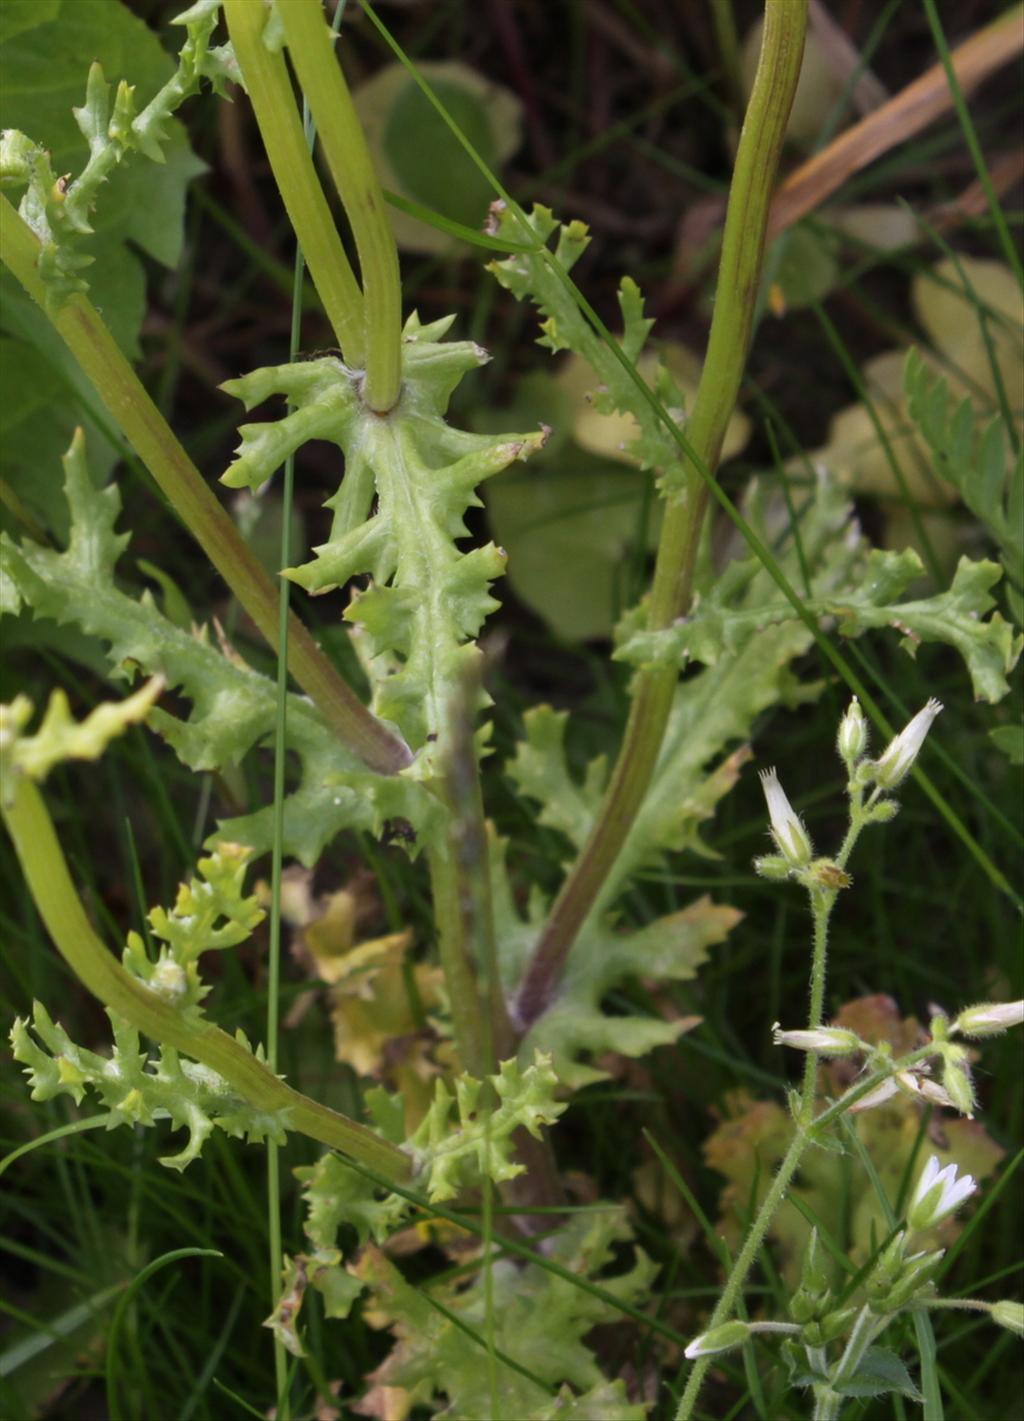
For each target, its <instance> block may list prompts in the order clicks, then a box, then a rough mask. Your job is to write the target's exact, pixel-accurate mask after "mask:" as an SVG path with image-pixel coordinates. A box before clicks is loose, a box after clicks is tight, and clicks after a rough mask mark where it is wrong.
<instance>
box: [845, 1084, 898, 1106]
mask: <svg viewBox="0 0 1024 1421" xmlns="http://www.w3.org/2000/svg"><path fill="white" fill-rule="evenodd" d="M898 1089H899V1087H898V1086H897V1084H896V1080H895V1078H894V1077H893V1076H888V1077H887V1078H886V1079H885V1080H884V1081H882V1083H881V1084H880V1085H876V1086H875V1088H874V1090H869V1091H868V1093H867V1095H862V1096H861V1097H860V1099H859V1100H855V1101H854V1102H853V1104H852V1105H851V1106H850V1113H851V1114H853V1113H855V1112H857V1111H860V1110H874V1108H875V1106H876V1105H884V1104H885V1102H886V1101H887V1100H891V1099H892V1098H893V1096H894V1095H895V1094H896V1092H897V1090H898Z"/></svg>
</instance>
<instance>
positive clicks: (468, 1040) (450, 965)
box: [427, 841, 489, 1078]
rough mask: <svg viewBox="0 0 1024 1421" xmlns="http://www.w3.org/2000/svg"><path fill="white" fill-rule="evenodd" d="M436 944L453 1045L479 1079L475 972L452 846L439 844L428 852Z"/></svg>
mask: <svg viewBox="0 0 1024 1421" xmlns="http://www.w3.org/2000/svg"><path fill="white" fill-rule="evenodd" d="M427 863H428V864H429V867H430V891H431V897H432V899H433V904H434V921H435V923H436V924H437V945H438V953H439V955H440V958H441V968H442V970H443V972H444V985H445V991H446V992H447V993H448V999H449V1001H450V1002H451V1012H452V1028H453V1031H454V1035H455V1045H456V1048H457V1050H458V1053H459V1057H460V1059H461V1061H462V1065H463V1069H464V1070H467V1071H468V1072H469V1073H470V1075H472V1076H477V1077H478V1078H479V1077H481V1076H483V1075H485V1074H486V1072H487V1054H488V1053H487V1044H486V1043H487V1036H488V1034H489V1033H488V1031H487V1028H486V1023H485V1021H484V1018H483V1015H482V1012H481V1002H480V997H479V992H478V990H477V979H476V973H475V971H474V970H473V964H472V962H471V961H470V958H469V948H468V943H467V942H466V934H465V922H466V918H465V914H464V913H463V911H462V903H461V889H462V884H461V881H460V877H459V873H458V869H457V866H456V863H455V858H454V856H453V854H452V851H451V847H450V845H449V844H448V843H446V842H444V841H441V842H439V843H437V844H435V845H432V846H430V847H429V848H428V850H427Z"/></svg>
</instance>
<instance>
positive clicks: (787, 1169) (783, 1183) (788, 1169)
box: [676, 1130, 807, 1421]
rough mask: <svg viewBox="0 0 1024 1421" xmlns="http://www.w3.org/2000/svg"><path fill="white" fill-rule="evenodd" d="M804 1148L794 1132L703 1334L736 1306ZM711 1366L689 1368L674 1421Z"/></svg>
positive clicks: (686, 1411) (703, 1361) (688, 1408)
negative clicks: (684, 1388) (688, 1374)
mask: <svg viewBox="0 0 1024 1421" xmlns="http://www.w3.org/2000/svg"><path fill="white" fill-rule="evenodd" d="M806 1148H807V1139H806V1137H805V1136H804V1135H803V1133H802V1132H801V1131H800V1130H798V1131H797V1133H796V1134H795V1135H794V1136H793V1140H792V1142H791V1144H790V1146H789V1149H788V1150H787V1151H786V1154H785V1157H784V1158H783V1161H782V1163H781V1164H780V1165H779V1169H778V1173H777V1174H776V1176H775V1178H774V1179H773V1180H772V1182H771V1187H770V1188H769V1190H768V1193H767V1194H766V1195H765V1196H764V1203H763V1204H762V1205H761V1207H760V1209H759V1210H758V1211H757V1217H756V1219H755V1220H754V1222H753V1223H752V1224H751V1226H750V1230H749V1232H748V1233H747V1236H746V1238H745V1239H744V1240H743V1247H742V1248H741V1249H740V1251H739V1254H738V1255H737V1257H736V1262H735V1263H734V1264H733V1266H732V1269H731V1270H730V1273H729V1277H728V1278H727V1280H726V1283H725V1287H724V1288H723V1289H722V1294H721V1297H720V1298H719V1299H718V1303H717V1305H716V1307H715V1310H714V1312H713V1313H712V1314H711V1317H710V1318H709V1319H708V1324H707V1328H706V1329H705V1330H706V1331H708V1332H710V1331H711V1330H712V1328H715V1327H720V1326H721V1324H722V1323H723V1322H726V1321H727V1320H728V1319H729V1318H730V1317H731V1316H732V1314H733V1311H734V1310H735V1307H736V1303H737V1302H738V1301H739V1296H740V1292H741V1290H742V1288H743V1284H744V1282H745V1281H746V1277H747V1274H748V1273H749V1272H750V1270H751V1268H752V1267H753V1265H754V1260H755V1259H756V1258H757V1255H758V1254H759V1253H760V1251H761V1245H762V1244H763V1243H764V1239H765V1235H766V1234H767V1232H768V1227H769V1225H770V1224H771V1221H772V1219H773V1218H774V1217H775V1211H776V1209H778V1207H779V1205H780V1204H781V1203H782V1201H783V1199H784V1198H785V1197H786V1190H787V1189H788V1188H789V1181H790V1180H791V1179H792V1178H793V1175H794V1174H795V1173H796V1171H797V1166H798V1165H799V1163H800V1159H801V1157H802V1155H803V1152H804V1150H805V1149H806ZM710 1365H711V1357H698V1358H697V1360H696V1362H694V1364H693V1370H692V1372H691V1373H690V1376H689V1378H688V1380H687V1383H686V1390H685V1391H684V1392H683V1398H682V1400H681V1401H680V1403H679V1410H678V1412H677V1413H676V1421H687V1419H688V1418H689V1417H690V1416H691V1415H692V1413H693V1407H694V1404H695V1402H696V1400H697V1395H698V1393H699V1391H700V1388H701V1384H702V1383H703V1381H704V1374H705V1372H706V1371H707V1369H708V1367H709V1366H710Z"/></svg>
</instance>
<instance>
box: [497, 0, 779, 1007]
mask: <svg viewBox="0 0 1024 1421" xmlns="http://www.w3.org/2000/svg"><path fill="white" fill-rule="evenodd" d="M806 28H807V3H806V0H766V4H765V27H764V35H763V37H762V41H761V54H760V58H759V61H758V67H757V75H756V77H755V80H754V87H753V90H752V91H751V95H750V103H749V105H748V108H747V115H746V119H745V121H744V124H743V131H742V133H741V135H740V141H739V147H738V149H737V154H736V167H735V171H734V173H733V179H732V185H731V187H730V190H729V206H728V211H727V214H726V220H725V231H724V234H723V239H722V258H721V263H720V266H719V274H718V286H717V295H716V299H715V311H714V316H713V318H712V322H711V331H710V334H709V337H708V348H707V355H706V357H705V361H704V369H703V372H702V375H701V381H700V387H699V389H698V392H697V398H696V401H695V403H694V408H693V414H692V416H691V418H690V420H689V423H688V425H687V431H686V432H687V440H688V445H689V448H690V449H691V450H692V451H693V454H694V455H695V456H696V459H697V460H699V461H700V463H701V464H703V465H704V467H705V468H706V469H708V470H711V471H712V472H713V471H714V469H715V468H716V467H717V464H718V459H719V455H720V453H721V447H722V440H723V439H724V437H725V430H726V427H727V425H728V422H729V418H730V416H731V415H732V412H733V408H734V406H735V404H736V396H737V393H738V391H739V386H740V380H741V378H742V375H743V368H744V365H745V363H746V358H747V349H748V346H749V344H750V332H751V329H752V326H753V320H754V313H755V308H756V304H757V295H758V288H759V284H760V278H761V268H762V265H763V258H764V240H765V231H766V228H767V221H768V208H769V204H770V200H771V195H772V190H773V187H774V182H775V174H776V171H777V168H778V162H779V155H780V153H781V151H782V143H783V138H784V136H785V131H786V122H787V120H788V118H789V111H790V108H791V106H792V102H793V95H794V93H795V92H796V83H797V78H798V77H799V73H800V61H801V58H802V56H803V46H804V34H805V32H806ZM708 497H709V493H708V487H707V484H706V483H705V482H704V481H703V479H702V478H701V476H700V474H699V472H698V470H697V468H696V467H694V466H691V467H690V469H689V472H688V477H687V479H686V480H685V485H684V487H683V488H682V489H681V490H680V491H678V492H675V493H672V494H671V495H670V496H669V497H668V499H667V501H666V507H665V517H664V522H663V524H662V532H661V538H660V541H659V544H658V556H657V563H656V566H655V573H654V583H653V586H652V589H651V597H650V605H649V609H648V627H649V628H650V629H651V630H654V631H657V630H661V629H662V628H664V627H668V626H671V624H672V623H673V622H674V621H675V620H676V619H677V618H678V617H681V616H683V615H685V613H686V611H687V610H688V608H689V606H690V601H691V599H692V596H693V582H694V572H695V569H696V563H697V553H698V550H699V546H700V539H701V529H702V527H703V523H704V517H705V513H706V510H707V505H708ZM677 679H678V678H677V672H676V671H675V669H674V668H652V669H647V670H644V671H641V672H640V674H639V676H638V677H637V685H636V692H635V695H634V699H633V703H632V707H631V710H630V715H629V720H628V722H627V725H626V732H625V736H624V739H623V744H622V748H621V750H620V752H619V758H618V761H617V763H616V766H615V770H614V772H613V774H612V778H611V783H610V785H609V787H608V790H607V793H606V794H605V797H604V800H603V802H602V804H601V807H600V809H599V810H598V814H597V819H596V821H595V824H594V827H593V829H592V831H591V835H590V838H589V839H588V841H587V843H586V844H585V845H584V848H583V850H582V852H581V854H580V856H579V858H578V859H577V860H576V863H575V864H574V865H573V867H572V869H571V870H570V872H569V874H568V876H567V878H566V880H565V882H564V884H563V885H562V889H561V892H560V893H559V895H558V897H557V898H556V900H555V903H554V906H553V907H552V910H551V914H550V917H549V918H548V921H547V923H546V924H545V925H544V928H543V930H542V932H541V934H540V937H539V939H538V941H537V945H536V947H535V949H534V953H533V957H532V959H531V961H530V964H529V967H528V968H527V971H526V974H525V976H524V978H523V983H522V987H521V988H520V993H519V998H518V1001H517V1004H516V1011H515V1017H516V1024H517V1026H518V1027H519V1028H520V1029H522V1030H525V1029H527V1028H528V1027H529V1026H530V1025H531V1024H532V1022H534V1021H535V1020H536V1019H537V1017H538V1016H539V1015H540V1014H541V1013H542V1012H543V1011H544V1009H545V1007H546V1006H547V1004H548V1002H549V1001H550V998H551V994H552V992H553V991H554V988H555V986H556V984H557V981H558V979H559V977H560V975H561V972H562V969H563V967H564V964H565V960H566V958H567V957H568V954H569V952H570V950H571V948H572V944H573V942H574V940H575V938H576V935H577V934H578V932H579V930H580V928H581V927H582V925H583V923H584V922H585V921H586V918H587V916H588V914H589V913H590V911H591V909H592V907H593V905H594V902H595V900H596V898H597V895H598V893H599V891H600V888H601V885H602V884H603V883H604V881H605V879H606V877H607V875H608V873H609V871H610V869H611V866H612V864H613V863H614V861H615V859H616V858H617V857H618V854H619V852H620V850H621V848H622V846H623V844H624V843H625V841H626V838H627V836H628V834H629V831H630V829H631V828H632V826H633V823H634V821H635V819H636V816H637V814H638V812H639V810H640V806H641V804H642V803H643V800H644V797H645V796H646V793H647V790H648V787H649V785H650V782H651V778H652V776H653V774H654V768H655V765H656V763H657V759H658V754H659V751H660V749H661V742H662V740H663V738H664V734H665V728H666V726H667V724H668V718H669V713H670V711H671V709H672V701H673V697H674V694H675V689H676V683H677Z"/></svg>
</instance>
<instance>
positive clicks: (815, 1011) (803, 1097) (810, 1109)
mask: <svg viewBox="0 0 1024 1421" xmlns="http://www.w3.org/2000/svg"><path fill="white" fill-rule="evenodd" d="M835 901H836V895H835V893H834V892H832V891H826V890H824V889H820V888H818V889H812V891H811V918H812V921H813V924H814V931H813V947H812V950H811V1005H810V1010H809V1012H808V1014H807V1025H808V1029H809V1030H811V1031H814V1030H815V1028H816V1027H819V1026H820V1025H821V1018H822V1014H823V1013H824V1009H825V978H826V974H827V969H828V920H829V918H830V917H831V914H832V908H833V906H834V904H835ZM818 1062H819V1056H818V1052H817V1051H808V1053H807V1060H806V1061H805V1062H804V1080H803V1087H802V1089H801V1093H800V1116H801V1120H802V1122H803V1124H804V1125H809V1124H810V1123H811V1121H812V1119H813V1118H814V1099H815V1096H816V1095H817V1093H818Z"/></svg>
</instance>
